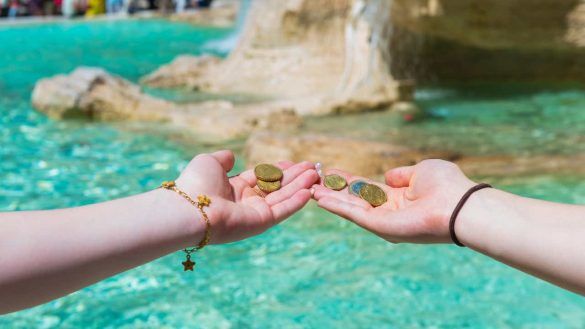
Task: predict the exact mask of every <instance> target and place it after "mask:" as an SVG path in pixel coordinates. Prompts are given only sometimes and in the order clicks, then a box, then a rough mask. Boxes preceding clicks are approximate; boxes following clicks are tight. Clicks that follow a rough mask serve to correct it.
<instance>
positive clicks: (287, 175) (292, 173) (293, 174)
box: [281, 161, 316, 186]
mask: <svg viewBox="0 0 585 329" xmlns="http://www.w3.org/2000/svg"><path fill="white" fill-rule="evenodd" d="M311 169H313V170H315V164H314V163H312V162H309V161H303V162H299V163H297V164H295V165H293V166H291V167H289V168H287V169H285V170H284V171H283V175H282V181H281V184H282V186H286V185H288V184H289V183H290V182H292V181H294V180H295V178H297V177H299V176H300V175H301V174H302V173H304V172H305V171H307V170H311ZM315 173H316V172H315Z"/></svg>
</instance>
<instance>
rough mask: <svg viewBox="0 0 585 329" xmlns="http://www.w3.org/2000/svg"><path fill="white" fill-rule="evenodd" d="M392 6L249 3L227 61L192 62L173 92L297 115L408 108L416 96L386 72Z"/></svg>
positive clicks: (323, 1) (330, 1) (303, 0)
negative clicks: (254, 102)
mask: <svg viewBox="0 0 585 329" xmlns="http://www.w3.org/2000/svg"><path fill="white" fill-rule="evenodd" d="M389 5H390V2H388V1H385V0H376V1H374V0H372V1H369V2H368V3H366V2H364V1H362V0H317V1H315V0H287V1H271V0H257V1H254V2H253V4H252V8H251V9H250V13H249V17H248V19H247V21H246V26H245V28H244V32H243V34H242V37H241V40H240V42H239V45H238V46H237V47H236V49H234V50H233V52H232V53H231V54H230V55H229V57H228V58H227V59H226V60H225V61H223V62H221V63H220V64H219V65H208V64H209V63H208V62H207V61H201V62H197V61H196V60H193V59H191V60H190V63H189V64H188V66H189V67H190V69H189V72H192V73H186V74H183V73H180V74H178V75H179V76H180V77H179V78H177V79H176V81H175V82H176V83H173V84H172V85H173V86H177V85H180V84H182V85H186V86H187V87H189V88H194V89H201V90H205V91H210V92H217V93H237V94H253V95H258V94H260V95H261V96H263V98H270V99H277V100H278V102H277V104H279V106H282V107H287V108H292V109H294V110H295V111H296V112H297V113H299V114H329V113H341V112H356V111H367V110H372V109H380V108H387V107H388V106H389V105H391V104H392V103H393V102H395V101H397V100H402V101H411V100H412V92H413V89H412V88H406V89H405V88H401V87H400V82H397V81H395V79H393V77H392V75H391V73H390V58H389V54H390V53H389V49H388V48H389V37H390V35H391V29H390V25H389V24H382V25H379V24H378V23H379V22H380V21H382V20H385V19H386V20H387V19H388V16H389V15H390V7H389ZM380 16H382V17H380ZM182 66H185V61H184V60H175V61H174V62H173V63H171V64H169V65H167V66H165V67H164V68H162V69H161V70H159V71H157V72H155V73H153V74H151V75H150V76H149V77H147V78H145V79H144V80H143V82H144V83H146V84H149V85H153V86H161V84H159V83H157V81H156V80H155V79H152V77H153V76H160V75H161V74H164V72H165V71H166V72H179V71H181V67H182ZM409 84H411V82H409ZM163 86H164V85H163ZM399 89H400V90H399ZM408 91H410V93H408ZM259 106H262V105H259Z"/></svg>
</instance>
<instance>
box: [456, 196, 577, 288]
mask: <svg viewBox="0 0 585 329" xmlns="http://www.w3.org/2000/svg"><path fill="white" fill-rule="evenodd" d="M455 230H456V232H457V235H458V237H459V238H460V240H461V241H462V242H463V243H464V244H465V245H466V246H468V247H470V248H472V249H474V250H477V251H479V252H482V253H484V254H486V255H488V256H490V257H493V258H495V259H498V260H500V261H502V262H504V263H507V264H509V265H511V266H514V267H516V268H518V269H520V270H523V271H525V272H528V273H530V274H533V275H535V276H538V277H540V278H542V279H545V280H547V281H550V282H552V283H554V284H556V285H559V286H562V287H564V288H566V289H569V290H572V291H575V292H577V293H580V294H585V254H584V250H585V207H582V206H572V205H560V204H554V203H550V202H545V201H539V200H534V199H528V198H522V197H519V196H515V195H512V194H509V193H506V192H502V191H499V190H496V189H485V190H481V191H478V192H476V193H475V194H474V195H472V196H471V198H470V199H469V200H468V201H467V203H466V204H465V206H464V207H463V209H462V211H461V213H460V214H459V218H458V219H457V223H456V228H455Z"/></svg>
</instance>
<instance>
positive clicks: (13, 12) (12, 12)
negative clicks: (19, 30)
mask: <svg viewBox="0 0 585 329" xmlns="http://www.w3.org/2000/svg"><path fill="white" fill-rule="evenodd" d="M19 10H20V3H18V0H12V1H11V2H10V8H9V9H8V18H16V16H18V11H19Z"/></svg>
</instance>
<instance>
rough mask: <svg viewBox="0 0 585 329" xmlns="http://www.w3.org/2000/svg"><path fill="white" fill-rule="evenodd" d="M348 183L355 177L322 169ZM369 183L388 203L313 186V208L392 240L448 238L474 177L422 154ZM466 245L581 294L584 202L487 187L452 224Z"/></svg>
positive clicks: (446, 240)
mask: <svg viewBox="0 0 585 329" xmlns="http://www.w3.org/2000/svg"><path fill="white" fill-rule="evenodd" d="M327 173H328V174H332V173H335V174H339V175H341V176H343V177H344V178H345V179H346V180H347V181H348V182H351V181H353V180H356V179H364V180H366V181H369V182H371V183H375V182H372V181H370V180H368V179H365V178H363V177H358V176H354V175H351V174H350V173H347V172H345V171H341V170H330V171H328V172H327ZM385 180H386V183H385V184H382V183H376V184H377V185H378V186H380V187H381V188H382V189H384V190H385V192H386V193H387V194H388V202H387V203H386V204H384V205H382V206H380V207H377V208H373V207H372V206H370V204H368V203H367V202H365V201H364V200H362V199H360V198H358V197H355V196H353V195H350V194H349V193H348V192H347V188H346V189H344V190H342V191H332V190H329V189H327V188H325V187H323V186H321V185H315V186H314V198H315V199H316V200H317V201H318V204H319V206H320V207H322V208H324V209H327V210H329V211H331V212H333V213H335V214H337V215H339V216H341V217H344V218H346V219H349V220H350V221H352V222H354V223H355V224H357V225H359V226H361V227H362V228H364V229H366V230H368V231H370V232H372V233H374V234H376V235H378V236H380V237H382V238H383V239H385V240H387V241H389V242H394V243H399V242H410V243H452V242H451V238H450V235H449V218H450V216H451V213H452V212H453V209H454V208H455V206H456V204H457V203H458V201H459V200H460V199H461V197H462V196H463V194H464V193H465V192H466V191H467V190H468V189H469V188H471V187H472V186H474V185H476V184H477V183H476V182H473V181H471V180H470V179H468V178H467V177H466V176H465V175H464V174H463V173H462V172H461V170H460V169H459V168H458V167H457V166H456V165H455V164H453V163H450V162H447V161H441V160H426V161H423V162H421V163H419V164H417V165H414V166H409V167H401V168H396V169H393V170H390V171H388V172H387V173H386V174H385ZM455 232H456V234H457V237H458V238H459V240H460V241H461V242H462V243H463V244H464V245H465V246H467V247H469V248H471V249H473V250H476V251H478V252H481V253H483V254H485V255H488V256H490V257H492V258H494V259H497V260H499V261H501V262H504V263H506V264H508V265H510V266H513V267H516V268H518V269H520V270H522V271H524V272H527V273H529V274H532V275H534V276H537V277H539V278H542V279H544V280H547V281H549V282H551V283H553V284H556V285H558V286H560V287H563V288H565V289H568V290H571V291H574V292H576V293H578V294H581V295H585V206H577V205H565V204H557V203H552V202H547V201H541V200H535V199H530V198H524V197H520V196H516V195H513V194H510V193H506V192H503V191H500V190H497V189H495V188H488V189H482V190H480V191H477V192H476V193H474V194H473V195H472V196H471V197H470V198H469V199H468V201H467V202H466V203H465V205H464V207H463V209H462V210H461V212H460V213H459V216H458V217H457V220H456V224H455Z"/></svg>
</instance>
